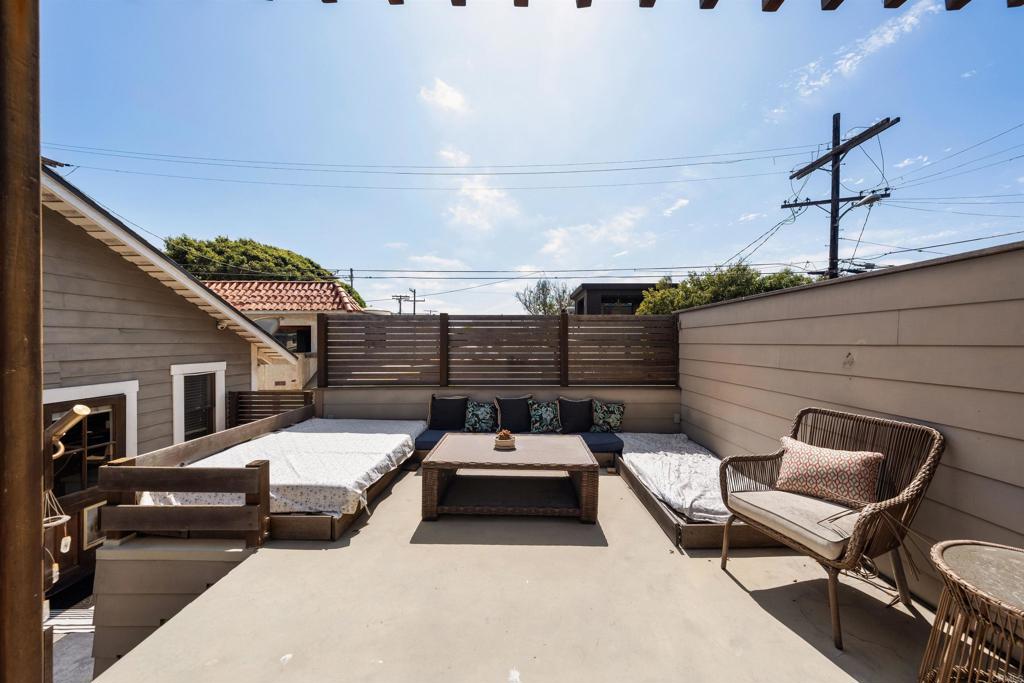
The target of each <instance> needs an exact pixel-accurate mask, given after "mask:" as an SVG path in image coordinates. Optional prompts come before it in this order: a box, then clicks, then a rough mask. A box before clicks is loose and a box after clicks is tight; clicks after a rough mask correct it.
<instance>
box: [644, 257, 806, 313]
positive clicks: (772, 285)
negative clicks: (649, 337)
mask: <svg viewBox="0 0 1024 683" xmlns="http://www.w3.org/2000/svg"><path fill="white" fill-rule="evenodd" d="M811 282H813V280H812V279H811V278H809V277H807V276H806V275H800V274H799V273H795V272H793V271H792V270H790V269H788V268H786V269H785V270H782V271H780V272H778V273H772V274H770V275H766V274H763V273H761V272H759V271H757V270H755V269H754V268H751V267H750V266H748V265H744V264H738V265H735V266H729V267H728V268H718V269H715V270H712V271H710V272H707V273H690V274H689V276H687V278H686V279H685V280H683V281H682V282H680V283H679V284H673V283H672V281H671V280H670V279H669V278H663V279H662V280H661V281H660V282H659V283H658V284H657V285H656V286H655V287H654V288H653V289H648V290H647V291H646V292H644V300H643V302H642V303H641V304H640V306H639V308H637V314H638V315H654V314H665V313H671V312H673V311H678V310H681V309H684V308H692V307H694V306H703V305H705V304H713V303H717V302H719V301H728V300H729V299H736V298H739V297H743V296H753V295H754V294H763V293H764V292H773V291H775V290H778V289H786V288H788V287H796V286H798V285H806V284H810V283H811Z"/></svg>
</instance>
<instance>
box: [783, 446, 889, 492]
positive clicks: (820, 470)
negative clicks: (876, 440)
mask: <svg viewBox="0 0 1024 683" xmlns="http://www.w3.org/2000/svg"><path fill="white" fill-rule="evenodd" d="M782 448H783V450H784V452H783V454H782V462H781V463H780V466H779V478H778V481H776V482H775V488H777V489H778V490H780V491H789V492H790V493H800V494H803V495H805V496H812V497H814V498H824V499H825V500H834V501H836V502H839V503H843V504H845V505H864V504H865V503H874V502H875V501H876V500H878V492H877V490H878V471H879V469H880V468H881V466H882V460H884V459H885V456H884V455H882V454H881V453H872V452H870V451H839V450H834V449H832V448H822V447H821V446H812V445H811V444H808V443H804V442H802V441H797V440H796V439H791V438H789V437H788V436H784V437H782Z"/></svg>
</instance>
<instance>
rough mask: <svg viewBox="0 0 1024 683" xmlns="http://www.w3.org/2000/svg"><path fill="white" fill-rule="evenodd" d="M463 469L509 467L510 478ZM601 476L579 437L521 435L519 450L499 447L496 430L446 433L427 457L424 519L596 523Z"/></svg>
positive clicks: (424, 464)
mask: <svg viewBox="0 0 1024 683" xmlns="http://www.w3.org/2000/svg"><path fill="white" fill-rule="evenodd" d="M459 470H504V471H508V472H509V476H501V475H495V474H492V473H490V472H484V473H481V474H479V475H473V474H467V473H463V474H458V472H459ZM531 472H532V473H533V475H534V476H529V474H524V473H531ZM559 472H565V473H567V474H568V476H567V477H566V476H558V473H559ZM597 477H598V466H597V460H595V459H594V456H593V455H592V454H591V452H590V449H589V448H587V445H586V444H585V443H584V442H583V439H582V438H580V437H579V436H578V435H572V434H518V435H516V449H515V450H514V451H499V450H495V448H494V435H493V434H445V435H444V436H443V437H442V438H441V440H440V441H439V442H438V443H437V445H436V446H434V448H433V450H431V451H430V453H429V454H428V455H427V457H426V458H424V459H423V519H425V520H434V519H437V517H438V515H542V516H554V517H578V518H579V520H580V521H581V522H586V523H590V524H593V523H594V522H596V521H597Z"/></svg>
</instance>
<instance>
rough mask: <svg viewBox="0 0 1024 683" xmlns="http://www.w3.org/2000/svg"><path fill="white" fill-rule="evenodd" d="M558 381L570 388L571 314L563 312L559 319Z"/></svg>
mask: <svg viewBox="0 0 1024 683" xmlns="http://www.w3.org/2000/svg"><path fill="white" fill-rule="evenodd" d="M558 380H559V384H561V385H562V386H563V387H567V386H569V314H568V313H566V312H565V311H562V314H561V315H560V316H559V318H558Z"/></svg>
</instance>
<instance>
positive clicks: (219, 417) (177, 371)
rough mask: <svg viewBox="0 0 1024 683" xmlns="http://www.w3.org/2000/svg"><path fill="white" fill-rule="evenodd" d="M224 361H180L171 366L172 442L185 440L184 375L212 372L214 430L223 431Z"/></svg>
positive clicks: (225, 367)
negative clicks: (180, 362)
mask: <svg viewBox="0 0 1024 683" xmlns="http://www.w3.org/2000/svg"><path fill="white" fill-rule="evenodd" d="M227 367H228V364H227V362H226V361H222V360H221V361H215V362H213V363H182V364H179V365H172V366H171V402H172V403H171V405H172V406H173V407H172V411H171V412H172V414H173V415H174V428H173V434H174V443H176V444H179V443H182V442H184V441H185V376H186V375H206V374H210V373H214V380H213V394H214V409H213V415H214V418H213V419H214V427H213V429H214V431H217V432H220V431H223V429H224V425H225V424H226V420H225V410H226V406H225V398H226V397H225V394H224V373H225V371H226V370H227Z"/></svg>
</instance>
